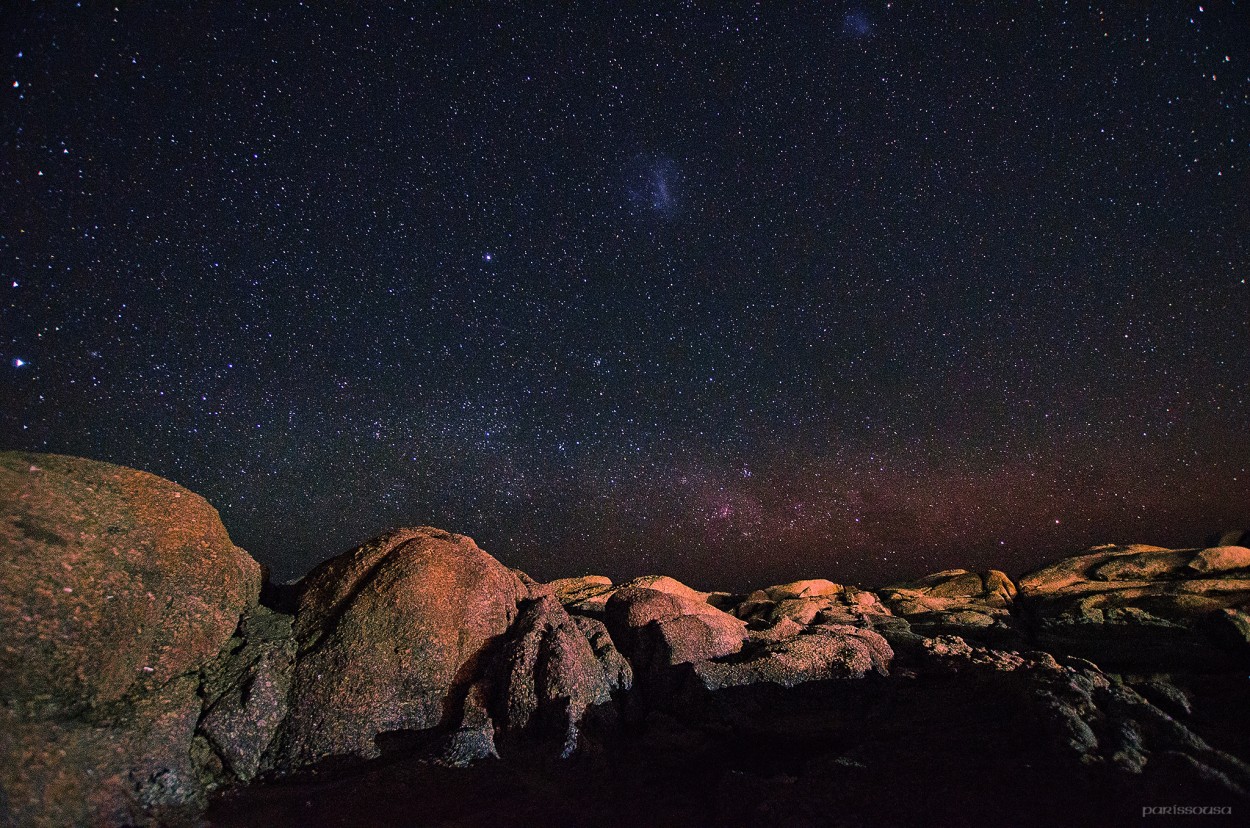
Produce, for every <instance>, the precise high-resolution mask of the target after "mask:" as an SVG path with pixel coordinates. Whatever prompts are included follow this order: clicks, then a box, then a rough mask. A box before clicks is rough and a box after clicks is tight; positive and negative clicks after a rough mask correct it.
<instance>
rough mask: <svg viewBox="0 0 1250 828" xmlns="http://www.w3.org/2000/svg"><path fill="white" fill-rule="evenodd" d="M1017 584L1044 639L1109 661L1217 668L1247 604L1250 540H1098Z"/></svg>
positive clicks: (1226, 660)
mask: <svg viewBox="0 0 1250 828" xmlns="http://www.w3.org/2000/svg"><path fill="white" fill-rule="evenodd" d="M1019 587H1020V603H1021V604H1022V606H1023V609H1024V610H1025V612H1026V613H1027V617H1028V618H1029V620H1030V622H1031V623H1032V624H1033V625H1034V627H1035V636H1036V643H1037V645H1038V646H1039V647H1042V648H1045V649H1054V650H1057V651H1062V652H1070V653H1073V654H1076V655H1080V656H1082V657H1084V658H1088V659H1090V660H1091V661H1094V662H1095V663H1098V664H1103V665H1106V666H1108V667H1124V666H1128V667H1134V668H1151V669H1160V670H1166V669H1171V668H1177V667H1180V668H1188V667H1196V668H1204V669H1207V668H1217V667H1220V666H1221V665H1223V666H1229V665H1230V661H1231V658H1232V656H1231V655H1230V649H1229V648H1228V647H1226V646H1224V645H1227V644H1230V643H1231V644H1233V645H1234V647H1233V649H1232V652H1235V651H1236V649H1237V648H1236V646H1235V645H1236V637H1237V636H1236V632H1235V631H1236V628H1237V622H1236V619H1237V618H1238V615H1237V614H1238V613H1244V612H1246V611H1247V609H1250V549H1247V548H1246V547H1241V546H1223V547H1213V548H1208V549H1179V550H1177V549H1164V548H1162V547H1157V546H1145V545H1133V546H1114V545H1108V546H1101V547H1095V548H1093V549H1091V550H1089V551H1088V552H1087V553H1085V554H1083V555H1078V556H1075V557H1071V558H1064V559H1063V560H1061V561H1058V562H1056V563H1054V564H1051V565H1050V566H1047V567H1044V568H1042V569H1039V570H1037V571H1035V572H1032V573H1030V574H1028V575H1025V576H1024V577H1022V578H1021V579H1020V581H1019ZM1226 610H1227V611H1231V612H1225V611H1226ZM1230 622H1231V623H1230ZM1221 626H1222V627H1223V630H1221ZM1213 630H1214V631H1213ZM1230 639H1231V641H1230Z"/></svg>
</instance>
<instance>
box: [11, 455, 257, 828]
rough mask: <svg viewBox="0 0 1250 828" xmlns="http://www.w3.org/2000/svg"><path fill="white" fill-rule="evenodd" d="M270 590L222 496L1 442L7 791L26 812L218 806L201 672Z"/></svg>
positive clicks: (126, 817) (65, 818)
mask: <svg viewBox="0 0 1250 828" xmlns="http://www.w3.org/2000/svg"><path fill="white" fill-rule="evenodd" d="M259 593H260V567H259V566H258V565H257V564H256V562H255V561H253V560H252V559H251V558H250V557H249V556H248V555H247V553H245V552H243V551H242V550H241V549H239V548H237V547H236V546H234V544H233V543H231V542H230V538H229V537H228V536H227V534H226V531H225V529H224V528H223V527H222V525H221V520H220V518H219V517H218V515H217V512H216V510H215V509H213V508H212V507H211V506H210V505H208V503H206V502H205V501H204V500H203V499H202V498H200V497H198V496H197V495H195V494H193V493H191V492H189V491H187V490H186V489H184V488H182V487H180V486H178V485H176V484H174V483H171V482H169V481H167V480H162V479H161V478H158V477H155V476H153V475H149V474H145V473H143V472H139V471H134V470H132V469H126V468H122V467H119V466H112V465H108V464H105V463H97V462H94V461H89V460H81V459H77V458H70V457H61V456H55V455H38V454H15V453H6V454H0V629H3V630H4V635H3V641H2V643H0V717H3V719H4V721H3V723H0V734H2V735H0V793H2V794H3V797H2V802H3V804H4V807H5V808H6V809H7V811H8V814H7V816H8V819H9V820H10V821H11V822H12V823H15V824H23V825H27V824H29V825H73V824H100V825H120V824H131V823H135V824H144V823H147V822H151V821H153V820H162V821H169V822H176V821H179V820H182V819H185V818H188V817H187V815H188V814H193V813H195V811H196V810H197V809H198V808H199V807H201V806H202V805H203V802H204V792H203V789H202V787H201V785H200V782H199V769H198V767H197V763H196V762H195V761H193V759H192V757H191V744H192V733H193V731H194V728H195V725H196V722H197V720H198V718H199V716H200V712H201V700H200V697H199V695H198V694H197V688H198V671H199V670H200V669H201V668H203V667H204V666H205V665H207V664H208V663H210V662H211V661H213V660H214V659H215V658H216V657H217V655H218V653H219V651H220V650H221V649H222V647H223V646H225V645H226V644H227V642H228V640H229V639H230V638H231V635H232V633H233V632H234V631H235V629H236V627H238V625H239V619H240V616H241V615H243V614H244V613H245V612H247V611H248V610H250V608H252V607H253V606H255V603H256V601H257V598H258V596H259Z"/></svg>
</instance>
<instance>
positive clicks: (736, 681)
mask: <svg viewBox="0 0 1250 828" xmlns="http://www.w3.org/2000/svg"><path fill="white" fill-rule="evenodd" d="M1235 539H1236V540H1241V537H1240V536H1237V538H1235ZM1224 540H1229V539H1228V538H1225V539H1224ZM0 542H2V544H3V545H2V547H0V629H2V630H3V633H4V635H3V639H2V640H0V824H3V825H13V826H24V825H36V826H43V825H49V826H51V825H118V826H120V825H194V824H200V820H201V818H202V815H203V813H204V808H205V807H206V805H208V804H209V803H210V802H211V803H212V806H211V809H210V810H209V811H208V819H209V822H210V823H211V824H216V825H223V826H225V825H257V824H265V825H300V826H305V825H378V824H404V825H484V826H485V825H490V826H492V828H493V827H494V826H501V825H518V826H519V825H534V824H544V825H588V824H595V825H630V826H636V825H683V826H689V825H776V824H789V825H848V826H850V825H855V826H864V825H890V826H895V825H917V826H919V825H925V826H929V825H938V826H941V825H985V824H993V825H997V824H1011V825H1039V826H1040V825H1070V824H1122V823H1127V822H1136V821H1137V820H1138V819H1140V814H1141V808H1143V807H1148V806H1152V805H1157V804H1160V803H1171V802H1178V803H1179V802H1197V803H1203V804H1205V805H1209V806H1213V807H1228V808H1235V809H1237V812H1238V813H1240V812H1241V811H1242V810H1244V809H1246V808H1250V767H1247V765H1246V764H1245V761H1244V760H1246V758H1247V757H1250V706H1247V705H1246V704H1245V676H1246V674H1247V668H1248V667H1250V637H1248V635H1250V615H1248V613H1250V592H1248V589H1247V588H1248V585H1250V549H1246V548H1245V547H1243V546H1241V545H1239V544H1237V543H1228V542H1225V543H1222V544H1219V545H1216V546H1211V547H1207V548H1204V549H1189V550H1169V549H1161V548H1158V547H1143V546H1127V547H1099V548H1095V549H1092V550H1089V551H1088V552H1086V553H1084V554H1082V555H1078V556H1074V557H1072V558H1067V559H1064V560H1062V561H1058V562H1056V563H1055V564H1052V565H1051V566H1048V567H1045V568H1043V569H1041V570H1038V571H1037V572H1034V573H1031V574H1029V575H1026V576H1024V577H1022V578H1020V579H1019V581H1018V583H1017V582H1014V581H1013V580H1012V579H1011V578H1010V577H1009V576H1007V575H1006V574H1005V573H1002V572H997V571H995V570H989V571H986V572H970V571H966V570H948V571H944V572H939V573H934V574H932V575H928V576H924V577H922V578H917V579H914V580H911V581H906V582H901V583H897V584H893V585H890V586H888V587H885V588H882V589H880V590H877V591H871V590H867V589H862V588H859V587H856V586H852V585H846V584H839V583H837V582H833V581H828V580H823V579H809V580H803V581H794V582H791V583H787V584H779V585H775V586H771V587H766V588H764V589H761V590H757V591H754V592H751V593H747V594H739V595H735V594H730V593H725V592H704V591H701V590H698V589H694V588H692V587H690V586H688V585H686V584H682V583H681V582H679V581H676V580H674V579H672V578H669V577H666V576H662V575H652V576H646V577H644V578H638V579H634V580H633V581H629V582H627V583H624V584H620V585H615V584H613V583H612V582H611V581H610V580H609V579H607V578H604V577H600V576H581V577H578V578H570V579H563V580H561V581H556V582H553V583H551V584H539V583H536V582H534V581H533V580H532V579H530V578H529V577H528V576H527V575H525V573H523V572H519V571H517V570H512V569H509V568H508V567H506V566H504V565H503V564H501V563H499V562H498V561H497V560H495V559H494V558H493V557H492V556H490V555H489V554H487V553H486V552H485V551H483V550H482V549H480V548H479V547H478V546H477V545H476V544H475V543H474V542H473V541H472V540H470V539H469V538H466V537H464V536H460V535H455V534H451V533H448V532H444V531H442V530H438V529H433V528H430V527H419V528H412V529H401V530H397V531H394V532H391V533H388V534H386V535H384V536H382V537H380V538H378V539H376V540H374V541H371V542H369V543H366V544H365V545H363V546H361V547H359V548H357V549H355V550H352V551H350V552H347V553H345V554H344V555H341V556H339V557H337V558H334V559H332V560H330V561H327V562H326V563H324V564H322V565H321V566H319V567H318V568H316V569H315V570H314V571H313V572H311V573H310V574H309V575H308V576H307V577H306V578H305V579H304V580H303V581H302V582H301V583H299V584H297V585H294V586H291V587H285V588H282V589H278V588H275V587H273V586H272V585H265V584H262V580H263V578H262V573H261V570H260V568H259V567H258V566H257V565H256V563H255V562H254V561H252V559H251V558H250V557H248V556H247V554H246V553H244V552H243V551H242V550H239V549H237V548H236V547H234V546H233V544H231V543H230V540H229V538H228V537H227V536H226V533H225V530H224V529H223V528H222V526H221V524H220V521H219V520H218V517H217V514H216V512H215V511H214V510H213V509H212V508H211V507H210V506H209V505H208V504H207V503H205V502H204V501H203V500H201V499H200V498H198V497H196V496H195V495H193V494H192V493H190V492H188V491H186V490H185V489H181V488H180V487H178V486H176V485H174V484H172V483H169V482H168V481H164V480H160V479H159V478H155V477H152V476H150V475H146V474H143V473H140V472H135V471H132V470H129V469H122V468H119V467H115V466H108V465H105V464H100V463H93V462H91V461H85V460H76V459H73V458H63V457H50V456H46V455H19V454H7V455H0ZM262 595H265V596H268V597H267V598H266V602H267V603H266V604H262V603H260V596H262Z"/></svg>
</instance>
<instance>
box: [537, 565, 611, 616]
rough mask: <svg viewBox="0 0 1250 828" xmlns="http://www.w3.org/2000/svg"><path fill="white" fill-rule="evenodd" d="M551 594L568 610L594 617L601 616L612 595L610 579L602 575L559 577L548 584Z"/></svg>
mask: <svg viewBox="0 0 1250 828" xmlns="http://www.w3.org/2000/svg"><path fill="white" fill-rule="evenodd" d="M548 586H549V587H551V591H552V594H553V595H554V596H555V597H556V599H557V600H559V601H560V603H561V604H563V605H564V606H565V608H566V609H567V610H568V611H569V612H575V613H578V614H581V615H586V616H591V617H595V618H602V617H603V608H604V605H606V604H607V603H608V598H610V597H612V592H613V591H614V590H615V587H613V586H612V579H611V578H606V577H604V576H603V575H583V576H581V577H579V578H561V579H559V580H557V581H552V582H551V583H550V584H548Z"/></svg>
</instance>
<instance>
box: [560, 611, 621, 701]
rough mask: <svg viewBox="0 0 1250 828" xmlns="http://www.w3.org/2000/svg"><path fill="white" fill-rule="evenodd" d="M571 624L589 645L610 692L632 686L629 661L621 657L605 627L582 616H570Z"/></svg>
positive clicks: (600, 622) (594, 620) (601, 623)
mask: <svg viewBox="0 0 1250 828" xmlns="http://www.w3.org/2000/svg"><path fill="white" fill-rule="evenodd" d="M572 618H573V622H574V623H575V624H577V626H578V628H579V629H581V631H582V634H583V635H585V636H586V641H587V642H588V643H589V644H590V649H591V651H592V652H593V653H594V654H595V659H596V660H597V661H598V662H599V669H600V670H601V671H602V672H603V680H604V682H605V683H606V684H607V686H608V690H610V691H612V692H614V693H615V692H623V691H626V690H629V688H631V687H633V686H634V670H633V668H632V667H631V666H630V664H629V659H627V658H625V656H623V655H621V651H620V650H618V649H617V648H616V644H615V643H614V642H613V641H612V636H611V634H610V633H609V632H608V628H607V625H605V624H604V623H603V622H602V621H599V620H598V619H595V618H588V617H586V616H583V615H574V616H572Z"/></svg>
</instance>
